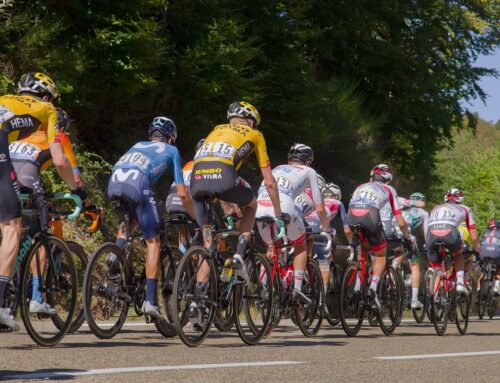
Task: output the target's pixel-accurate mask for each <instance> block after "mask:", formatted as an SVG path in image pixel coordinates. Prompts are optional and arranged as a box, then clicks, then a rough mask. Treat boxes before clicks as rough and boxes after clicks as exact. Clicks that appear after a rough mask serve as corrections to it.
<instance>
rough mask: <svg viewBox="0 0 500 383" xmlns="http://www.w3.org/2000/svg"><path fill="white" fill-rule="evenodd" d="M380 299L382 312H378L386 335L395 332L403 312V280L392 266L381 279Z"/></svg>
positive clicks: (381, 327) (379, 287)
mask: <svg viewBox="0 0 500 383" xmlns="http://www.w3.org/2000/svg"><path fill="white" fill-rule="evenodd" d="M378 294H379V299H380V310H378V322H379V325H380V329H381V330H382V332H383V333H384V334H385V335H390V334H392V333H393V332H394V330H395V329H396V327H397V326H398V323H399V321H400V319H401V318H400V316H401V311H402V308H403V307H402V305H401V302H402V294H403V280H402V278H401V274H399V273H398V272H397V271H396V270H394V268H393V267H392V266H390V267H389V268H387V269H386V270H385V271H384V274H382V278H380V283H379V285H378Z"/></svg>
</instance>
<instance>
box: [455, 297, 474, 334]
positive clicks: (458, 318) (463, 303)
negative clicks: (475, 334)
mask: <svg viewBox="0 0 500 383" xmlns="http://www.w3.org/2000/svg"><path fill="white" fill-rule="evenodd" d="M454 301H455V324H456V325H457V329H458V332H459V333H460V335H465V334H466V333H467V327H468V325H469V311H470V300H469V296H464V295H462V294H458V293H457V291H456V290H455V293H454Z"/></svg>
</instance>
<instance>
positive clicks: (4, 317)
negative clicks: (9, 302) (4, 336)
mask: <svg viewBox="0 0 500 383" xmlns="http://www.w3.org/2000/svg"><path fill="white" fill-rule="evenodd" d="M0 324H3V325H5V326H7V327H8V328H10V329H11V330H12V331H15V332H17V331H19V330H20V327H19V325H18V324H17V322H16V320H15V319H14V317H13V316H12V315H10V309H7V308H3V307H0Z"/></svg>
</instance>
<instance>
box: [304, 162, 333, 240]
mask: <svg viewBox="0 0 500 383" xmlns="http://www.w3.org/2000/svg"><path fill="white" fill-rule="evenodd" d="M308 178H309V189H310V190H311V195H312V199H313V201H314V205H315V207H316V212H317V213H318V217H319V220H320V222H321V230H323V231H327V230H328V228H329V227H330V221H329V220H328V216H327V214H326V208H325V203H324V202H323V198H322V197H321V191H320V190H319V186H318V175H317V174H316V172H315V171H314V170H313V169H309V170H308Z"/></svg>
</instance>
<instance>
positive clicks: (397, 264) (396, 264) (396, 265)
mask: <svg viewBox="0 0 500 383" xmlns="http://www.w3.org/2000/svg"><path fill="white" fill-rule="evenodd" d="M392 267H393V268H395V269H397V268H398V267H399V262H398V261H396V260H395V259H394V260H393V261H392Z"/></svg>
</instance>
